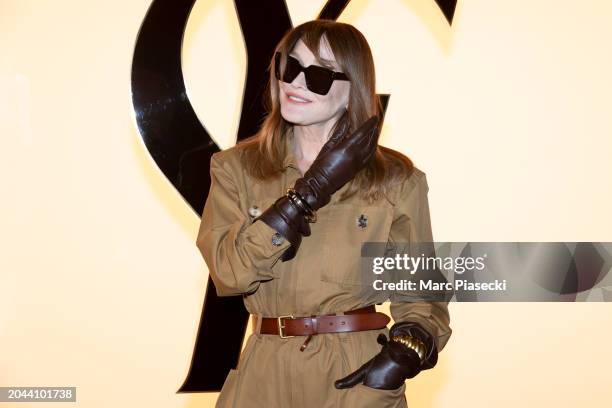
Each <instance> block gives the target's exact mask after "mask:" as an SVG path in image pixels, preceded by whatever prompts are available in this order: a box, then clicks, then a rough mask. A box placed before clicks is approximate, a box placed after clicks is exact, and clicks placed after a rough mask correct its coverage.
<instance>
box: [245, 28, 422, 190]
mask: <svg viewBox="0 0 612 408" xmlns="http://www.w3.org/2000/svg"><path fill="white" fill-rule="evenodd" d="M323 36H324V37H325V39H326V40H327V42H328V44H329V46H330V48H331V50H332V52H333V54H334V56H335V58H336V61H337V63H338V65H339V67H340V70H341V71H342V72H344V73H345V74H346V75H347V77H348V78H349V80H350V81H351V85H352V86H351V87H350V93H349V102H348V110H347V111H346V112H345V113H344V114H343V115H342V116H341V117H340V118H339V119H338V121H337V122H336V124H335V126H334V127H333V128H332V129H331V132H330V135H331V134H333V132H334V130H335V129H336V127H338V126H339V125H340V124H341V123H342V122H343V121H348V122H349V127H348V132H349V134H350V133H352V132H353V131H355V130H356V129H357V127H359V125H360V124H361V123H363V122H364V121H366V120H367V119H368V118H369V117H371V116H372V115H378V116H379V117H381V116H382V115H381V112H382V107H381V104H380V100H379V98H378V96H377V95H376V79H375V78H376V76H375V71H374V59H373V58H372V51H371V50H370V46H369V45H368V42H367V41H366V39H365V37H364V36H363V34H362V33H361V32H360V31H359V30H357V29H356V28H355V27H353V26H352V25H350V24H345V23H340V22H336V21H333V20H313V21H308V22H306V23H303V24H300V25H299V26H297V27H295V28H293V29H292V30H290V31H288V32H287V33H286V34H285V35H284V36H283V38H282V39H281V41H280V42H279V43H278V45H277V46H276V49H275V52H276V51H280V52H281V55H282V58H281V61H280V63H281V65H283V64H284V63H285V58H286V55H288V54H289V52H291V50H293V47H294V46H295V44H296V43H297V42H298V40H300V39H301V40H302V41H303V42H304V44H305V45H306V46H307V47H308V48H309V49H310V51H311V52H312V53H313V54H314V56H315V58H316V61H317V62H318V63H319V64H321V65H326V64H325V63H324V62H323V61H321V59H320V54H319V44H320V41H321V37H323ZM274 70H275V61H274V58H272V60H271V62H270V65H269V72H270V75H269V79H268V86H267V92H266V99H265V104H266V110H267V112H268V114H267V116H266V117H265V119H264V121H263V123H262V125H261V127H260V129H259V131H258V132H257V133H256V134H255V135H253V136H251V137H250V138H248V139H245V140H243V141H241V142H240V143H239V144H240V145H241V146H242V147H244V149H243V155H244V156H243V158H244V163H245V166H246V170H247V172H248V173H249V174H250V175H251V176H253V177H255V178H257V179H259V180H266V179H271V178H274V177H277V176H278V175H279V173H280V172H281V171H282V167H281V164H282V163H283V159H284V157H285V154H286V153H287V152H285V151H284V143H282V141H283V140H282V138H283V137H285V135H286V133H287V132H288V131H292V125H291V124H290V123H289V122H287V121H286V120H284V119H283V117H282V115H281V110H280V102H279V85H278V80H277V79H276V77H275V76H274V72H275V71H274ZM413 168H414V166H413V163H412V161H411V160H410V159H409V158H408V157H406V156H405V155H403V154H402V153H400V152H397V151H395V150H392V149H389V148H387V147H384V146H380V145H379V146H378V148H377V149H376V154H375V155H374V159H373V160H372V161H370V162H369V163H368V165H367V166H366V167H365V168H364V169H363V170H362V171H361V172H359V173H358V174H357V175H356V176H355V178H354V179H353V180H352V181H351V182H350V183H349V186H348V188H347V190H346V191H345V193H344V194H343V195H342V196H341V197H340V200H344V199H346V198H348V197H350V196H352V195H353V194H355V193H356V192H360V193H361V195H362V197H363V198H365V199H367V200H368V201H370V202H371V201H374V200H378V199H379V198H381V197H382V196H387V195H388V193H389V192H390V189H392V188H393V187H394V186H396V185H397V184H398V183H399V182H401V180H402V179H403V178H404V177H407V176H408V175H410V173H411V172H412V169H413Z"/></svg>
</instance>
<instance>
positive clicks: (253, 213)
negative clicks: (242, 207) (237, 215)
mask: <svg viewBox="0 0 612 408" xmlns="http://www.w3.org/2000/svg"><path fill="white" fill-rule="evenodd" d="M249 215H250V216H251V217H253V218H254V217H259V216H260V215H261V210H260V209H259V207H257V206H256V205H252V206H250V207H249Z"/></svg>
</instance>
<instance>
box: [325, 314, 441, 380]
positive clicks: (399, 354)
mask: <svg viewBox="0 0 612 408" xmlns="http://www.w3.org/2000/svg"><path fill="white" fill-rule="evenodd" d="M398 334H400V335H401V334H406V335H410V336H412V337H416V338H418V339H420V340H421V341H422V342H423V343H424V344H425V346H426V350H425V358H424V360H423V362H421V359H420V357H419V355H418V354H417V352H416V351H414V350H412V349H411V348H408V347H406V346H405V345H404V344H402V343H399V342H396V341H393V340H387V337H386V336H385V335H384V334H382V333H381V334H379V335H378V338H377V339H376V341H377V342H378V343H379V344H381V345H382V346H383V347H382V349H381V350H380V353H378V354H377V355H375V356H374V357H372V358H371V359H370V360H368V361H367V362H366V363H365V364H363V365H362V366H361V367H359V368H358V369H357V370H355V371H354V372H352V373H351V374H349V375H347V376H346V377H344V378H341V379H339V380H336V382H335V383H334V386H335V387H336V388H339V389H342V388H350V387H353V386H355V385H357V384H361V383H363V384H364V385H366V386H368V387H371V388H378V389H382V390H395V389H397V388H399V387H401V386H402V384H403V383H404V381H405V380H406V379H407V378H413V377H414V376H416V375H417V374H418V373H420V372H421V371H422V370H425V369H428V368H432V367H433V366H434V365H436V362H437V361H438V351H437V348H436V345H435V341H434V338H433V336H431V335H430V334H429V333H428V332H427V331H426V330H425V329H423V328H422V327H421V326H420V325H419V324H418V323H413V322H400V323H396V324H394V325H393V326H392V327H391V329H390V330H389V337H390V338H393V336H395V335H398Z"/></svg>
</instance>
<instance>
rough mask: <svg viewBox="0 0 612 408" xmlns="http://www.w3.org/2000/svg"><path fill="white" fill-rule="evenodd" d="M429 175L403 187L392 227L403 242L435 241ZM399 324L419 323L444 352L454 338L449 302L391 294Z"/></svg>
mask: <svg viewBox="0 0 612 408" xmlns="http://www.w3.org/2000/svg"><path fill="white" fill-rule="evenodd" d="M428 191H429V187H428V184H427V178H426V176H425V173H423V172H422V171H421V170H418V169H415V172H414V173H413V174H412V175H411V176H410V177H409V178H408V180H407V181H406V182H405V183H404V184H403V185H402V188H401V190H400V195H399V199H398V200H397V203H396V207H395V215H394V220H393V223H392V225H391V234H390V235H391V238H392V239H393V240H394V241H396V242H399V243H419V242H433V236H432V231H431V219H430V214H429V201H428V199H427V193H428ZM390 300H391V305H390V312H391V316H392V317H393V320H394V321H395V322H415V323H418V324H419V325H421V326H422V327H423V328H424V329H425V330H427V331H428V332H429V333H430V334H432V335H433V337H434V339H435V340H436V347H437V349H438V351H441V350H442V349H443V348H444V346H445V345H446V343H447V342H448V339H449V338H450V336H451V332H452V330H451V328H450V315H449V312H448V301H440V302H434V301H431V302H429V301H414V302H409V301H400V300H399V299H396V298H395V296H393V294H392V295H391V299H390Z"/></svg>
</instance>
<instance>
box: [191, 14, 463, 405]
mask: <svg viewBox="0 0 612 408" xmlns="http://www.w3.org/2000/svg"><path fill="white" fill-rule="evenodd" d="M268 97H269V100H268V104H269V107H268V112H269V114H268V115H267V117H266V118H265V120H264V122H263V124H262V126H261V129H260V131H259V132H258V133H257V134H256V135H254V136H253V137H251V138H249V139H247V140H246V141H243V142H241V143H239V144H238V145H236V146H234V147H232V148H230V149H227V150H224V151H221V152H218V153H216V154H214V155H213V157H212V159H211V167H210V172H211V188H210V192H209V195H208V199H207V201H206V204H205V208H204V212H203V215H202V222H201V225H200V230H199V233H198V239H197V245H198V248H199V249H200V251H201V252H202V255H203V257H204V259H205V261H206V263H207V265H208V267H209V271H210V274H211V277H212V279H213V281H214V283H215V287H216V290H217V294H218V295H219V296H232V295H242V296H243V297H244V303H245V306H246V308H247V310H248V311H249V312H250V313H251V314H252V315H253V328H254V333H253V334H251V335H250V336H249V337H248V339H247V344H246V345H245V348H244V350H243V352H242V354H241V356H240V362H239V364H238V367H237V368H236V369H235V370H232V371H231V372H230V373H229V375H228V377H227V379H226V381H225V383H224V385H223V389H222V390H221V394H220V395H219V399H218V401H217V407H230V406H231V407H266V408H268V407H317V408H323V407H406V406H407V404H406V399H405V396H404V393H405V387H406V386H405V382H404V381H405V380H406V379H407V378H412V377H414V376H415V375H417V374H418V373H419V372H420V371H421V370H424V369H428V368H432V367H433V366H434V365H435V364H436V361H437V355H438V352H439V351H440V350H441V349H442V348H443V347H444V346H445V344H446V342H447V341H448V339H449V337H450V334H451V329H450V327H449V315H448V309H447V302H444V301H442V302H433V301H432V302H426V301H417V302H413V301H406V298H402V297H401V296H400V293H392V294H391V295H389V293H388V292H382V291H377V290H374V289H373V288H372V286H371V285H364V275H363V274H362V273H361V272H360V262H361V256H360V255H361V244H362V243H363V242H366V241H375V242H384V243H388V242H390V243H393V242H417V241H432V237H431V226H430V219H429V207H428V201H427V191H428V187H427V181H426V178H425V174H424V173H423V172H422V171H420V170H419V169H417V168H416V167H414V166H413V165H412V162H411V161H410V160H409V159H408V158H407V157H405V156H404V155H402V154H401V153H399V152H396V151H394V150H391V149H389V148H385V147H383V146H379V145H378V144H377V140H378V133H379V132H378V117H380V114H381V111H380V103H379V101H378V98H377V96H376V94H375V73H374V64H373V59H372V54H371V51H370V48H369V46H368V43H367V41H366V40H365V38H364V37H363V35H362V34H361V33H360V32H359V31H358V30H357V29H356V28H354V27H353V26H351V25H349V24H344V23H338V22H334V21H328V20H316V21H310V22H307V23H304V24H302V25H300V26H297V27H295V28H294V29H293V30H291V31H289V32H288V33H287V34H286V35H285V36H284V38H283V39H282V40H281V42H280V43H279V44H278V46H277V48H276V53H275V57H274V58H273V60H272V62H271V64H270V83H269V92H268ZM366 280H367V279H366ZM364 288H365V290H364ZM389 297H390V300H391V306H390V311H391V315H392V317H393V319H394V321H395V324H394V325H393V326H392V327H391V329H388V328H387V323H388V322H389V317H388V316H386V315H384V314H383V313H380V312H376V311H375V304H381V303H383V302H384V301H386V300H389ZM228 324H231V322H228ZM387 336H388V337H389V339H388V338H387ZM381 346H382V347H381Z"/></svg>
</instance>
